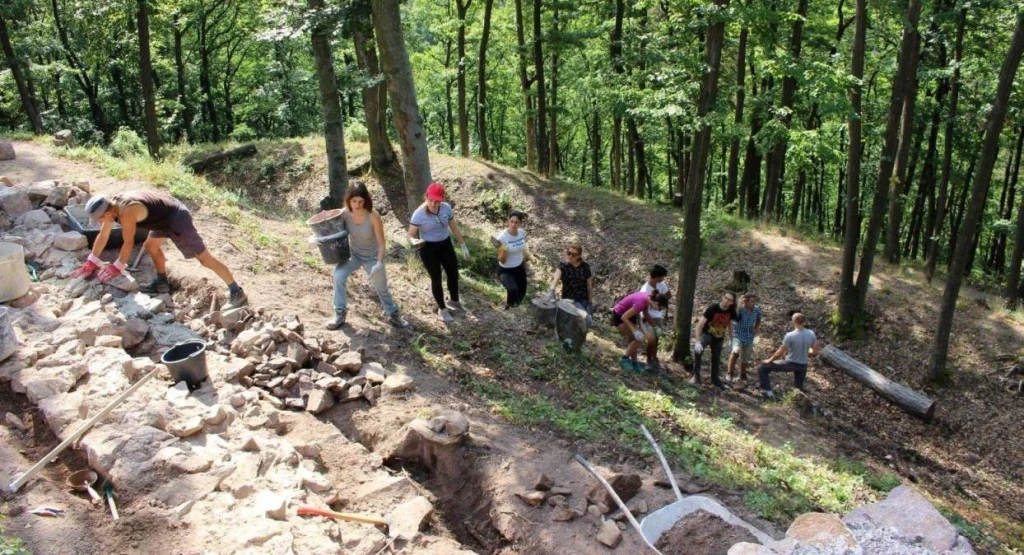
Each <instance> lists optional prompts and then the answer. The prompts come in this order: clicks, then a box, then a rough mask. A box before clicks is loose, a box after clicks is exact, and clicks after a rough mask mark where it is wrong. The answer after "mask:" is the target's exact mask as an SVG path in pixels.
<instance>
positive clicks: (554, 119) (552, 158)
mask: <svg viewBox="0 0 1024 555" xmlns="http://www.w3.org/2000/svg"><path fill="white" fill-rule="evenodd" d="M553 27H554V32H555V34H556V35H557V34H558V8H555V12H554V24H553ZM548 112H549V113H550V116H551V130H550V131H549V133H548V141H549V145H548V171H547V175H548V177H551V176H553V175H556V174H558V49H557V48H552V49H551V106H549V107H548Z"/></svg>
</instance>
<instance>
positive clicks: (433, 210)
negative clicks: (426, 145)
mask: <svg viewBox="0 0 1024 555" xmlns="http://www.w3.org/2000/svg"><path fill="white" fill-rule="evenodd" d="M424 196H425V197H426V201H425V202H424V203H423V204H421V205H420V207H419V208H417V209H416V211H415V212H413V214H412V218H411V219H410V223H409V239H410V240H411V241H412V244H413V245H415V246H417V247H418V248H419V250H420V259H421V260H422V261H423V265H424V266H426V268H427V273H428V274H429V275H430V292H431V293H432V294H433V295H434V302H436V303H437V316H438V317H439V318H441V321H443V322H444V323H446V324H448V323H451V322H452V315H451V313H449V312H448V309H449V308H451V309H453V310H462V304H461V303H460V302H459V262H458V260H457V259H456V257H455V247H454V246H453V245H452V241H451V236H452V235H454V236H455V240H456V241H458V243H459V251H460V253H461V254H462V257H463V258H469V248H468V247H466V241H465V240H464V239H463V237H462V231H461V230H460V229H459V226H458V224H456V223H455V212H454V211H453V210H452V207H451V205H450V204H448V203H447V202H444V186H442V185H441V184H440V183H431V184H430V186H429V187H427V192H426V195H424ZM442 269H443V270H444V273H445V274H446V275H447V277H448V295H449V300H448V303H447V304H445V300H444V288H443V287H442V284H441V270H442Z"/></svg>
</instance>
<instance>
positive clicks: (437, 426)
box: [428, 410, 469, 438]
mask: <svg viewBox="0 0 1024 555" xmlns="http://www.w3.org/2000/svg"><path fill="white" fill-rule="evenodd" d="M428 426H429V427H430V429H431V430H433V431H434V432H436V433H438V434H445V435H448V436H449V437H453V438H454V437H461V436H464V435H466V434H468V433H469V419H467V418H466V417H465V416H464V415H463V414H462V413H461V412H458V411H454V410H442V411H439V412H438V413H437V414H436V415H435V416H434V417H433V418H431V419H430V421H429V423H428Z"/></svg>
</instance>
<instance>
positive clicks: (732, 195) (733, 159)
mask: <svg viewBox="0 0 1024 555" xmlns="http://www.w3.org/2000/svg"><path fill="white" fill-rule="evenodd" d="M749 34H750V31H749V30H748V29H747V28H746V27H744V28H743V30H742V31H740V44H739V52H738V53H737V55H736V112H735V115H734V116H733V133H732V140H731V141H729V186H728V187H727V188H726V190H725V203H726V204H732V203H734V202H736V195H737V187H738V179H739V165H740V137H739V135H738V134H737V133H736V131H737V130H738V129H739V128H740V127H742V126H743V103H744V101H745V100H746V96H747V92H746V90H744V80H745V79H746V69H747V35H749ZM740 204H742V201H741V202H740Z"/></svg>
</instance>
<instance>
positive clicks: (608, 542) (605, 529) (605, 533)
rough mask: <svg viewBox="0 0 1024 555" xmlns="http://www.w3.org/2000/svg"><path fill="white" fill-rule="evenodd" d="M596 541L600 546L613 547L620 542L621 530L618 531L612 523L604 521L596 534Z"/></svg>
mask: <svg viewBox="0 0 1024 555" xmlns="http://www.w3.org/2000/svg"><path fill="white" fill-rule="evenodd" d="M597 541H599V542H601V545H604V546H607V547H615V546H617V545H619V542H620V541H622V530H619V527H618V526H617V525H616V524H615V522H614V521H611V520H606V521H605V522H604V524H602V525H601V529H600V530H599V531H598V532H597Z"/></svg>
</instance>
